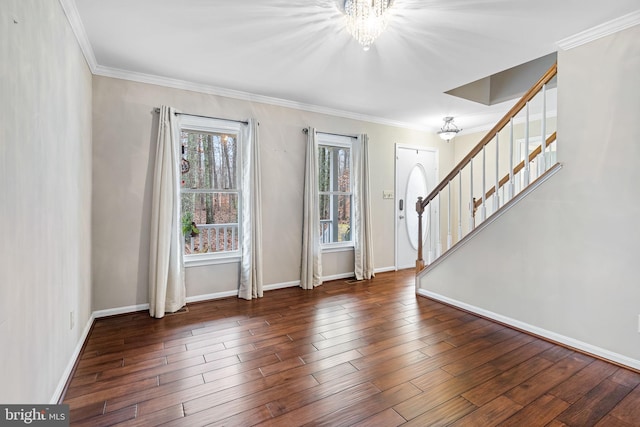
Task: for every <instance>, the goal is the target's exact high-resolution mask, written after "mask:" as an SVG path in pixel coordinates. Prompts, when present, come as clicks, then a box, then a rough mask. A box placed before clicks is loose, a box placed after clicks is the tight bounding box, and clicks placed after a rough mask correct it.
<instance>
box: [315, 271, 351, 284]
mask: <svg viewBox="0 0 640 427" xmlns="http://www.w3.org/2000/svg"><path fill="white" fill-rule="evenodd" d="M353 277H356V275H355V273H353V272H351V273H340V274H334V275H332V276H323V277H322V281H323V282H330V281H332V280H340V279H351V278H353Z"/></svg>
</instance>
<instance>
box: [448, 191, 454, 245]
mask: <svg viewBox="0 0 640 427" xmlns="http://www.w3.org/2000/svg"><path fill="white" fill-rule="evenodd" d="M447 191H448V192H449V196H448V197H447V250H449V249H451V246H452V245H453V236H452V235H451V181H449V183H448V184H447Z"/></svg>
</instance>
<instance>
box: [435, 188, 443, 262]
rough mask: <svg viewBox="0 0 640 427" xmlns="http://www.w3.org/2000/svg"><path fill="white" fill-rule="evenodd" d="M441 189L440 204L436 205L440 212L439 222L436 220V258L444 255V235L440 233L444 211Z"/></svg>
mask: <svg viewBox="0 0 640 427" xmlns="http://www.w3.org/2000/svg"><path fill="white" fill-rule="evenodd" d="M440 193H441V192H440V191H439V192H438V205H437V206H436V211H437V212H438V222H436V239H437V240H436V258H439V257H440V255H442V236H441V235H440V234H441V233H440V224H441V222H440V212H441V211H442V209H440V208H441V207H442V206H441V203H440Z"/></svg>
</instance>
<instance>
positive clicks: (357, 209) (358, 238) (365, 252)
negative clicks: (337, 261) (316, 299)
mask: <svg viewBox="0 0 640 427" xmlns="http://www.w3.org/2000/svg"><path fill="white" fill-rule="evenodd" d="M352 179H353V183H354V192H353V244H354V260H355V265H354V273H355V276H356V279H357V280H363V279H367V280H368V279H371V278H372V277H374V276H375V272H374V265H373V241H372V233H371V228H372V227H371V196H370V194H369V138H368V137H367V135H366V134H362V135H360V136H358V139H357V141H356V142H355V144H354V146H353V174H352Z"/></svg>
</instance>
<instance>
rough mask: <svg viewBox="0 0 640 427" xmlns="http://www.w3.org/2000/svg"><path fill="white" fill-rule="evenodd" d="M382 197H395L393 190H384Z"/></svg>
mask: <svg viewBox="0 0 640 427" xmlns="http://www.w3.org/2000/svg"><path fill="white" fill-rule="evenodd" d="M382 198H383V199H393V191H391V190H382Z"/></svg>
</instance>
